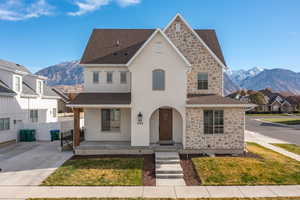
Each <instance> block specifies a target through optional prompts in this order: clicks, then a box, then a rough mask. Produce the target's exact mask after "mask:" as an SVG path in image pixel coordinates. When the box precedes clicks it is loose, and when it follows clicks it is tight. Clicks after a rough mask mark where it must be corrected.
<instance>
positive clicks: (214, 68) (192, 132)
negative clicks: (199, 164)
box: [165, 17, 245, 153]
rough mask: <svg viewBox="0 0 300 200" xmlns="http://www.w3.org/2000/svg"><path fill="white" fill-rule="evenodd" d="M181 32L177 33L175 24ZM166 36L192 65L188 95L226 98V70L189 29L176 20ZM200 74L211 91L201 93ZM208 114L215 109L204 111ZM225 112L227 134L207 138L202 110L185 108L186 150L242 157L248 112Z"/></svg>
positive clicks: (232, 110)
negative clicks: (203, 76) (239, 155)
mask: <svg viewBox="0 0 300 200" xmlns="http://www.w3.org/2000/svg"><path fill="white" fill-rule="evenodd" d="M178 23H179V24H180V31H179V32H176V24H178ZM165 33H166V35H167V36H168V37H169V38H170V40H171V41H172V42H173V43H174V44H175V46H176V47H177V48H178V49H179V50H180V51H181V53H182V54H183V55H184V56H185V57H186V58H187V59H188V60H189V62H190V63H191V64H192V69H191V71H190V72H189V73H188V75H187V76H188V77H187V93H188V94H218V95H222V96H223V67H222V66H220V64H219V63H218V62H217V61H216V59H215V58H214V57H213V56H212V55H211V54H210V52H209V51H208V50H207V49H206V47H205V46H204V45H203V44H202V43H201V42H200V41H199V40H198V38H197V37H196V36H195V34H194V33H193V32H192V31H191V30H190V29H189V28H188V27H187V25H186V24H185V23H184V22H183V21H182V20H181V19H180V17H177V18H176V19H175V20H174V21H173V23H172V24H171V25H170V26H169V27H168V28H167V29H166V30H165ZM198 72H207V73H208V90H198V88H197V74H198ZM205 109H208V110H211V109H214V108H205ZM220 109H222V110H224V134H211V135H208V134H204V123H203V108H200V107H199V108H186V133H185V134H186V136H185V149H187V150H196V151H197V150H201V151H203V152H212V153H242V152H243V150H244V130H245V127H244V126H245V111H244V109H243V108H220Z"/></svg>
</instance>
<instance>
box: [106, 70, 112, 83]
mask: <svg viewBox="0 0 300 200" xmlns="http://www.w3.org/2000/svg"><path fill="white" fill-rule="evenodd" d="M106 82H107V83H112V82H113V72H107V74H106Z"/></svg>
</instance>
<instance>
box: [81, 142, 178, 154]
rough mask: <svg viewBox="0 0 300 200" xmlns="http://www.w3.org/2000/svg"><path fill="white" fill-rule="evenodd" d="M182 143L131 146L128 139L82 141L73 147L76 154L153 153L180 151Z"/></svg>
mask: <svg viewBox="0 0 300 200" xmlns="http://www.w3.org/2000/svg"><path fill="white" fill-rule="evenodd" d="M182 149H183V146H182V144H173V145H160V144H150V146H131V143H130V141H122V142H121V141H83V142H81V143H80V145H79V146H78V147H76V148H75V154H76V155H103V154H153V153H154V152H155V151H177V152H179V151H181V150H182Z"/></svg>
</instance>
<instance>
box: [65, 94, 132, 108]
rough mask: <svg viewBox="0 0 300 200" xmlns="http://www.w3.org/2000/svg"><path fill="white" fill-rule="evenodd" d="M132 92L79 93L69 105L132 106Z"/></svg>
mask: <svg viewBox="0 0 300 200" xmlns="http://www.w3.org/2000/svg"><path fill="white" fill-rule="evenodd" d="M130 104H131V93H99V92H93V93H92V92H91V93H79V94H78V95H77V96H76V97H75V98H74V99H73V100H72V101H71V102H70V103H69V104H68V106H69V107H80V106H83V107H84V106H85V107H95V106H101V105H103V106H111V105H116V106H127V107H128V106H130Z"/></svg>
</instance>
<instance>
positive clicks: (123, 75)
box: [120, 72, 127, 84]
mask: <svg viewBox="0 0 300 200" xmlns="http://www.w3.org/2000/svg"><path fill="white" fill-rule="evenodd" d="M120 79H121V80H120V82H121V83H122V84H126V83H127V72H120Z"/></svg>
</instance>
